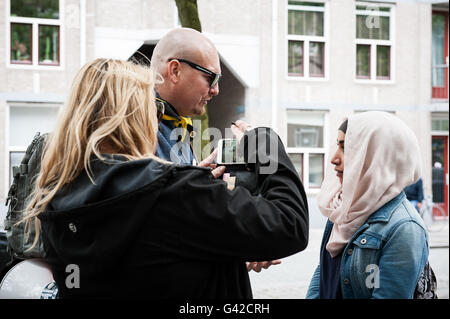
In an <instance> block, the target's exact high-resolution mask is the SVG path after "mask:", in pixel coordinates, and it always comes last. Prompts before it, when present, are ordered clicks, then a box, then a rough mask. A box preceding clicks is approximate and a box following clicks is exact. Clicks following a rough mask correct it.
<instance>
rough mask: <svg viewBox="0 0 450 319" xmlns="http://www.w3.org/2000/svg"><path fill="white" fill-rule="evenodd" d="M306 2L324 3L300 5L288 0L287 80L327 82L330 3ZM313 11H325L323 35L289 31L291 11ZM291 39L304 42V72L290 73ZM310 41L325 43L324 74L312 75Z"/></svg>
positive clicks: (321, 0)
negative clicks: (300, 73) (309, 5)
mask: <svg viewBox="0 0 450 319" xmlns="http://www.w3.org/2000/svg"><path fill="white" fill-rule="evenodd" d="M305 2H315V3H323V4H324V6H323V7H308V6H300V5H290V4H289V0H286V10H285V14H286V19H285V24H284V28H285V34H286V39H285V43H284V46H285V54H284V59H285V63H284V64H285V65H284V70H285V71H284V72H285V77H286V80H289V81H291V80H292V81H310V82H315V81H318V82H325V81H328V80H329V47H330V38H329V11H330V5H329V1H328V0H306V1H305ZM290 10H296V11H312V12H323V36H310V35H292V34H289V31H288V20H289V11H290ZM289 41H300V42H303V74H302V75H299V74H295V75H294V74H290V73H289ZM310 42H321V43H323V44H324V48H323V49H322V50H323V58H322V60H323V68H324V75H323V76H320V75H311V74H310V69H309V64H310V58H309V50H310Z"/></svg>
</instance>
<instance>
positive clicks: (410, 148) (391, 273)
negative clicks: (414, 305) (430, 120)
mask: <svg viewBox="0 0 450 319" xmlns="http://www.w3.org/2000/svg"><path fill="white" fill-rule="evenodd" d="M331 164H332V165H333V166H334V167H333V166H330V167H329V168H328V171H327V176H326V178H325V180H324V181H323V184H322V188H321V191H320V193H319V195H318V198H317V201H318V204H319V208H320V211H321V212H322V214H323V215H325V216H326V217H328V222H327V225H326V227H325V232H324V235H323V239H322V245H321V250H320V264H319V267H317V269H316V271H315V273H314V276H313V278H312V280H311V283H310V287H309V290H308V294H307V298H321V299H341V298H343V299H352V298H413V297H414V293H415V288H416V284H417V282H418V280H419V276H420V274H421V272H422V270H423V269H424V267H425V265H426V264H427V260H428V234H427V232H426V228H425V226H424V224H423V221H422V219H421V218H420V217H419V215H418V213H417V211H416V210H415V209H414V207H413V206H412V205H411V203H410V202H409V201H408V200H407V198H406V195H405V193H404V192H403V189H404V188H405V187H406V186H407V185H410V184H412V183H414V182H416V181H417V180H418V179H419V177H420V174H421V166H420V149H419V144H418V142H417V139H416V137H415V135H414V132H412V131H411V129H409V128H408V127H407V126H406V125H405V124H404V123H403V122H402V121H401V120H399V119H398V118H396V117H395V116H394V115H392V114H389V113H385V112H364V113H361V114H357V115H353V116H350V117H349V118H348V120H346V121H344V123H342V125H341V126H340V127H339V130H338V134H337V150H336V153H335V154H334V156H333V157H332V158H331Z"/></svg>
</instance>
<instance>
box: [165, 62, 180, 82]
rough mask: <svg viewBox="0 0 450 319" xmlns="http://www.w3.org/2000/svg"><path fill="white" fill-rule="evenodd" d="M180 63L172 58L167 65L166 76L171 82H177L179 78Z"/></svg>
mask: <svg viewBox="0 0 450 319" xmlns="http://www.w3.org/2000/svg"><path fill="white" fill-rule="evenodd" d="M180 67H181V63H180V62H178V61H177V60H172V61H170V62H169V64H168V65H167V78H168V79H169V81H170V82H172V83H178V81H179V80H180V71H181V70H180Z"/></svg>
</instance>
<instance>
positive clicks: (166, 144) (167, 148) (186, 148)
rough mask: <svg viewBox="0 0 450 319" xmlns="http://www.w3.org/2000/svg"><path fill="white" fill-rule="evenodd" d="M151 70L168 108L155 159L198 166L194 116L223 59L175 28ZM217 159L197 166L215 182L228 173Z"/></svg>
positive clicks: (207, 43)
mask: <svg viewBox="0 0 450 319" xmlns="http://www.w3.org/2000/svg"><path fill="white" fill-rule="evenodd" d="M151 67H152V68H153V70H155V71H156V72H158V73H159V74H160V75H161V76H162V77H163V79H164V81H163V82H162V83H160V84H157V85H156V93H157V101H159V102H162V103H164V108H165V110H164V116H163V119H162V121H161V122H160V124H159V131H158V146H157V149H156V154H157V155H158V157H160V158H163V159H166V160H168V161H172V162H174V163H178V164H186V165H195V164H196V160H195V156H194V152H193V150H192V143H191V140H192V131H193V126H192V121H191V119H190V117H191V116H194V115H202V114H203V113H204V112H205V106H206V104H207V103H208V101H210V100H211V99H212V98H213V97H214V96H216V95H217V94H219V83H218V82H219V79H220V77H221V73H220V72H221V70H220V59H219V54H218V53H217V50H216V48H215V46H214V44H213V43H212V42H211V40H209V39H208V38H207V37H205V36H204V35H203V34H202V33H200V32H198V31H196V30H194V29H189V28H176V29H173V30H172V31H170V32H168V33H167V34H166V35H165V36H164V37H162V38H161V40H159V42H158V44H157V45H156V47H155V49H154V50H153V55H152V59H151ZM236 125H237V126H235V127H232V129H233V132H234V133H235V134H236V133H237V132H239V130H244V128H245V127H247V126H248V124H247V123H245V122H243V121H237V122H236ZM174 133H175V134H174ZM175 137H176V138H175ZM216 155H217V153H213V154H211V155H210V156H209V157H208V158H206V159H205V160H204V161H203V162H201V163H199V166H203V167H211V168H212V169H213V170H212V174H213V176H214V177H215V178H217V177H219V176H221V175H222V174H223V173H224V171H225V167H224V166H221V167H217V168H216V165H215V164H211V163H212V162H213V160H214V159H215V156H216ZM280 263H281V261H280V260H272V261H264V262H247V270H248V271H250V270H254V271H256V272H260V271H261V269H262V268H265V269H267V268H268V267H270V266H271V265H277V264H280Z"/></svg>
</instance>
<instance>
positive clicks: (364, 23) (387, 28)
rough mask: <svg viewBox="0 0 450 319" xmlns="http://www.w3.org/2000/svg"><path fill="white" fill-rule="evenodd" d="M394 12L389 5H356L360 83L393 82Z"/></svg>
mask: <svg viewBox="0 0 450 319" xmlns="http://www.w3.org/2000/svg"><path fill="white" fill-rule="evenodd" d="M393 10H394V7H393V6H392V5H388V4H375V3H363V2H357V3H356V78H357V79H366V80H375V81H376V80H378V81H379V80H391V79H392V74H391V71H392V69H393V67H392V66H393V63H392V54H393V50H392V47H393V40H392V30H393V16H394V15H393Z"/></svg>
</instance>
